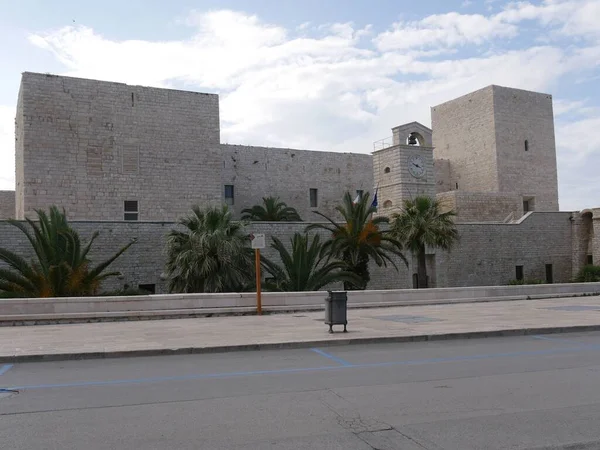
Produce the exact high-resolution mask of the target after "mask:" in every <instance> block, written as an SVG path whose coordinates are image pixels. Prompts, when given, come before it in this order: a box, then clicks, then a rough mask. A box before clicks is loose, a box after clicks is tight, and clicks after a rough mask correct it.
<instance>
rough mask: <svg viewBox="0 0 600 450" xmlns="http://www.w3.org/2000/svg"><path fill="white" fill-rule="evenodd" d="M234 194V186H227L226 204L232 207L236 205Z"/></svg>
mask: <svg viewBox="0 0 600 450" xmlns="http://www.w3.org/2000/svg"><path fill="white" fill-rule="evenodd" d="M234 201H235V199H234V192H233V184H226V185H225V203H227V204H228V205H229V206H232V205H233V204H234Z"/></svg>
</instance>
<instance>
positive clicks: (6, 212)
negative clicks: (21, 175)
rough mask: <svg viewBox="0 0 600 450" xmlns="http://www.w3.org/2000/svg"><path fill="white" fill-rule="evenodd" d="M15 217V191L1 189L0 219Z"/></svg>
mask: <svg viewBox="0 0 600 450" xmlns="http://www.w3.org/2000/svg"><path fill="white" fill-rule="evenodd" d="M14 218H15V191H0V220H4V219H14Z"/></svg>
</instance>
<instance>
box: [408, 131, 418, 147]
mask: <svg viewBox="0 0 600 450" xmlns="http://www.w3.org/2000/svg"><path fill="white" fill-rule="evenodd" d="M408 145H417V138H416V137H415V134H414V133H410V134H409V135H408Z"/></svg>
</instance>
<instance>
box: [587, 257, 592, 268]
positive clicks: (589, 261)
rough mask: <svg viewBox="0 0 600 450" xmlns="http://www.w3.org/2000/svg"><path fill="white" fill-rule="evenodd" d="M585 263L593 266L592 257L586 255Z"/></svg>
mask: <svg viewBox="0 0 600 450" xmlns="http://www.w3.org/2000/svg"><path fill="white" fill-rule="evenodd" d="M587 263H588V264H589V265H590V266H591V265H593V264H594V255H587Z"/></svg>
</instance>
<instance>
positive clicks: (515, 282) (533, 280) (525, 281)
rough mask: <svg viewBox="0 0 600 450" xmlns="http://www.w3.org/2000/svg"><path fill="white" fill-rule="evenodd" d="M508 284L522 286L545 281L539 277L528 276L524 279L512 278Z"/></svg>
mask: <svg viewBox="0 0 600 450" xmlns="http://www.w3.org/2000/svg"><path fill="white" fill-rule="evenodd" d="M508 284H509V285H510V286H520V285H523V284H544V281H543V280H538V279H537V278H526V279H523V280H510V281H509V282H508Z"/></svg>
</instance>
